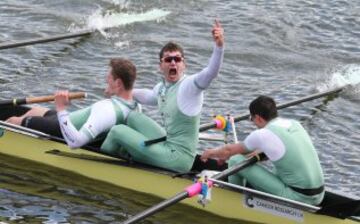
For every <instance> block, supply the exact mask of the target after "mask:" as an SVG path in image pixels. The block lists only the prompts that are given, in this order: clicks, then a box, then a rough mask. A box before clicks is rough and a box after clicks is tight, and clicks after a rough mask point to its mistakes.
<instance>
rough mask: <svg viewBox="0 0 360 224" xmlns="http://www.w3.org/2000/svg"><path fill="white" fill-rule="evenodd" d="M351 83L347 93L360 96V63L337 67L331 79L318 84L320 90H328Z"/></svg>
mask: <svg viewBox="0 0 360 224" xmlns="http://www.w3.org/2000/svg"><path fill="white" fill-rule="evenodd" d="M346 85H349V91H347V94H349V95H352V96H355V97H356V98H360V65H357V64H351V65H347V66H344V67H341V68H338V69H336V70H335V71H334V72H333V73H332V75H330V78H329V80H327V81H326V82H325V83H324V84H322V85H320V86H318V88H317V89H318V91H320V92H322V91H326V90H329V89H333V88H338V87H344V86H346Z"/></svg>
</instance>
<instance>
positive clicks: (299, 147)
mask: <svg viewBox="0 0 360 224" xmlns="http://www.w3.org/2000/svg"><path fill="white" fill-rule="evenodd" d="M249 109H250V114H251V116H250V120H251V121H252V122H254V124H255V125H256V126H257V127H258V128H259V129H258V130H255V131H253V132H251V133H250V135H249V136H247V137H246V138H245V140H244V142H243V143H238V144H231V145H230V144H229V145H225V146H223V147H220V148H217V149H208V150H206V151H204V153H203V154H202V156H201V159H202V160H203V161H206V160H207V159H209V158H213V159H219V160H221V161H226V160H228V159H229V158H230V160H229V166H233V165H236V164H237V163H239V162H241V161H243V160H244V159H245V158H246V157H245V156H244V154H256V153H258V152H264V153H265V155H266V156H267V157H268V158H269V160H270V161H271V162H272V163H273V165H274V167H275V172H271V171H269V170H267V169H266V168H264V167H262V166H260V165H253V166H251V167H248V168H246V169H243V170H242V171H240V172H238V173H237V174H235V175H232V176H230V177H229V181H230V182H231V183H234V184H238V185H244V183H245V182H244V181H245V180H246V181H247V182H248V183H249V184H250V185H251V186H252V187H254V188H255V189H258V190H260V191H264V192H267V193H270V194H274V195H278V196H281V197H285V198H289V199H292V200H296V201H300V202H304V203H308V204H312V205H318V204H320V202H321V201H322V199H323V197H324V193H325V191H324V177H323V172H322V169H321V166H320V162H319V158H318V155H317V152H316V150H315V148H314V146H313V144H312V141H311V139H310V137H309V135H308V133H307V132H306V130H305V129H304V128H303V127H302V126H301V124H300V123H299V122H298V121H295V120H290V119H284V118H280V117H278V116H277V109H276V104H275V101H274V100H273V99H272V98H270V97H267V96H260V97H258V98H256V99H255V100H253V101H252V102H251V103H250V106H249Z"/></svg>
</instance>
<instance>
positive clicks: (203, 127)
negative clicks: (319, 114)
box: [199, 85, 347, 132]
mask: <svg viewBox="0 0 360 224" xmlns="http://www.w3.org/2000/svg"><path fill="white" fill-rule="evenodd" d="M346 87H347V85H345V86H342V87H338V88H334V89H330V90H328V91H325V92H321V93H315V94H312V95H309V96H305V97H302V98H299V99H296V100H292V101H289V102H286V103H282V104H279V105H278V106H277V109H283V108H287V107H291V106H294V105H297V104H300V103H303V102H307V101H311V100H314V99H318V98H321V97H324V96H328V95H331V94H335V93H339V92H341V91H342V90H344V89H345V88H346ZM249 115H250V114H249V113H244V114H240V115H238V116H235V117H234V122H238V121H241V120H246V119H248V118H249ZM215 127H216V124H215V123H214V122H213V123H208V124H202V125H201V126H200V128H199V131H200V132H202V131H206V130H209V129H212V128H215Z"/></svg>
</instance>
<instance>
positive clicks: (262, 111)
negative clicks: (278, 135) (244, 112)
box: [249, 96, 278, 121]
mask: <svg viewBox="0 0 360 224" xmlns="http://www.w3.org/2000/svg"><path fill="white" fill-rule="evenodd" d="M249 110H250V114H251V116H255V115H259V116H260V117H262V118H263V119H264V120H266V121H270V120H271V119H273V118H276V117H277V116H278V113H277V108H276V103H275V101H274V99H273V98H271V97H268V96H259V97H257V98H256V99H255V100H253V101H252V102H251V103H250V105H249Z"/></svg>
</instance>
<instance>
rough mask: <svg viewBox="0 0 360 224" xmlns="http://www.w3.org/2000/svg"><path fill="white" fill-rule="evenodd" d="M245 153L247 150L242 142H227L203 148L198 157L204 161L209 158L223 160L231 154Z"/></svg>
mask: <svg viewBox="0 0 360 224" xmlns="http://www.w3.org/2000/svg"><path fill="white" fill-rule="evenodd" d="M246 153H247V151H246V150H245V147H244V145H243V144H242V143H238V144H228V145H225V146H223V147H220V148H215V149H207V150H205V151H204V153H203V154H202V155H201V157H200V159H201V160H202V161H204V162H206V161H207V160H208V159H209V158H212V159H219V160H222V161H225V160H228V159H229V158H230V157H231V156H233V155H236V154H246Z"/></svg>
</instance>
